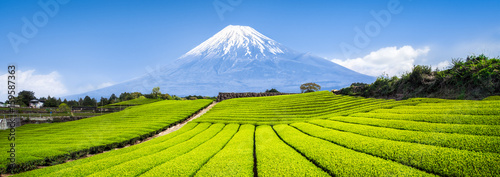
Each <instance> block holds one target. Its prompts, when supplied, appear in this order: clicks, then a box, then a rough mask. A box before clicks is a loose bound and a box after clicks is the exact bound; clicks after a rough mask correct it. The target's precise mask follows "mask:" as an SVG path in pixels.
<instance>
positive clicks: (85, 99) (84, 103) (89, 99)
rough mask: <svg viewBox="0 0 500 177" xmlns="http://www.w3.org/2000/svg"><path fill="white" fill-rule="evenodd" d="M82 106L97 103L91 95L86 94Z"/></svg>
mask: <svg viewBox="0 0 500 177" xmlns="http://www.w3.org/2000/svg"><path fill="white" fill-rule="evenodd" d="M82 106H95V103H94V102H93V101H92V98H90V97H89V96H85V98H84V99H83V102H82Z"/></svg>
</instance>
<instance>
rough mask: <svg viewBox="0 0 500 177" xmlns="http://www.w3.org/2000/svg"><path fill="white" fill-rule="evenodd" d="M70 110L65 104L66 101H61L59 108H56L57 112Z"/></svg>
mask: <svg viewBox="0 0 500 177" xmlns="http://www.w3.org/2000/svg"><path fill="white" fill-rule="evenodd" d="M70 110H71V108H70V107H69V106H68V105H67V104H66V103H61V104H60V105H59V108H57V111H59V112H66V113H67V112H69V111H70Z"/></svg>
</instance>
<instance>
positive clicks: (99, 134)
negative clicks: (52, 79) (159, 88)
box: [0, 100, 211, 173]
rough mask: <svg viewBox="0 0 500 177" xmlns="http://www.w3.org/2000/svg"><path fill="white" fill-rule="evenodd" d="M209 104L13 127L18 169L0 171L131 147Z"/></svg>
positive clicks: (173, 104)
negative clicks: (129, 145) (130, 145)
mask: <svg viewBox="0 0 500 177" xmlns="http://www.w3.org/2000/svg"><path fill="white" fill-rule="evenodd" d="M210 103H211V101H210V100H196V101H161V102H156V103H152V104H147V105H142V106H137V107H129V108H127V109H125V110H123V111H120V112H116V113H110V114H106V115H103V116H97V117H91V118H86V119H81V120H77V121H71V122H64V123H54V124H49V125H47V126H40V127H34V126H21V127H18V128H16V151H17V154H16V155H17V156H16V157H19V158H17V159H16V161H17V163H18V164H19V165H20V166H19V168H16V169H5V167H6V165H7V163H8V162H7V161H0V169H2V167H3V169H2V173H3V172H5V171H7V170H9V171H13V172H19V171H25V170H29V169H31V168H35V165H46V164H50V163H52V162H58V161H59V160H61V159H67V158H73V157H74V156H78V155H74V154H80V155H84V154H87V153H97V152H102V151H104V150H109V149H113V148H115V147H123V146H125V145H127V144H133V143H135V142H136V141H138V140H143V139H145V138H147V137H150V136H152V135H154V134H156V132H158V131H160V130H163V129H165V128H167V127H169V126H170V125H172V124H175V123H178V122H180V121H182V120H184V119H186V118H187V117H189V116H190V115H192V114H193V113H195V112H196V111H198V110H199V109H201V108H203V107H205V106H207V105H208V104H210ZM145 112H147V113H148V114H147V115H145V114H144V113H145ZM8 134H9V131H8V130H3V131H0V135H1V136H4V137H8ZM9 144H10V142H9V141H8V140H7V138H5V139H1V140H0V147H8V145H9ZM2 150H4V149H2ZM6 151H7V150H6ZM8 155H9V154H8V153H2V154H0V158H2V159H6V158H7V156H8Z"/></svg>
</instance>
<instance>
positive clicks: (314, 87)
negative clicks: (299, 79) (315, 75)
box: [300, 82, 321, 93]
mask: <svg viewBox="0 0 500 177" xmlns="http://www.w3.org/2000/svg"><path fill="white" fill-rule="evenodd" d="M320 89H321V86H319V85H318V84H316V83H312V82H309V83H305V84H302V85H300V91H301V92H302V93H308V92H315V91H319V90H320Z"/></svg>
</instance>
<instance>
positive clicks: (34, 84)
mask: <svg viewBox="0 0 500 177" xmlns="http://www.w3.org/2000/svg"><path fill="white" fill-rule="evenodd" d="M7 76H9V74H8V73H6V74H3V75H0V100H1V101H5V100H6V99H7ZM15 83H16V90H17V92H20V91H23V90H28V91H33V92H35V96H36V97H47V96H48V95H50V96H56V97H59V96H63V95H65V94H67V93H68V90H67V89H66V86H64V84H63V83H62V82H61V75H59V73H58V72H57V71H52V72H51V73H49V74H38V73H35V70H28V71H22V70H17V71H16V80H15ZM16 94H17V93H16ZM16 96H17V95H16Z"/></svg>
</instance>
